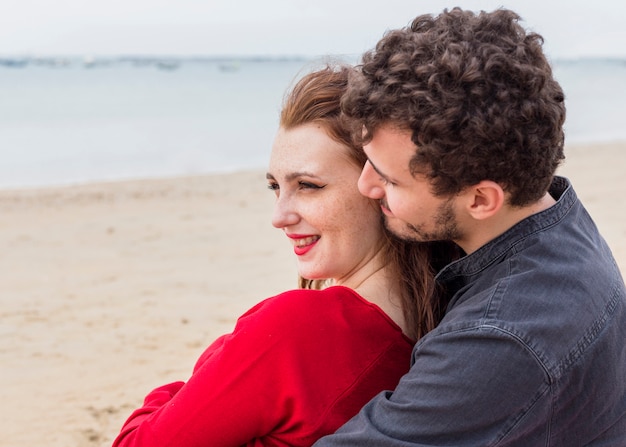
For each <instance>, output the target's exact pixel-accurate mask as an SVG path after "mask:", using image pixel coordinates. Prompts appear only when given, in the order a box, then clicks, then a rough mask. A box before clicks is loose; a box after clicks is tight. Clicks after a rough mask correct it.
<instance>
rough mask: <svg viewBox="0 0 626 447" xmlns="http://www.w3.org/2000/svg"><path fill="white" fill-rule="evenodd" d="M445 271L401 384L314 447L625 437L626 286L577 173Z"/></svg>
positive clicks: (583, 441)
mask: <svg viewBox="0 0 626 447" xmlns="http://www.w3.org/2000/svg"><path fill="white" fill-rule="evenodd" d="M550 193H551V194H552V196H553V197H554V198H556V199H557V200H558V202H557V204H556V205H554V206H552V207H551V208H549V209H548V210H545V211H543V212H541V213H538V214H535V215H533V216H531V217H529V218H527V219H525V220H523V221H522V222H520V223H518V224H517V225H515V226H514V227H513V228H511V229H510V230H509V231H507V232H506V233H504V234H502V235H501V236H499V237H498V238H496V239H495V240H493V241H491V242H489V243H488V244H486V245H485V246H483V247H481V248H480V249H479V250H477V251H476V252H474V253H472V254H471V255H469V256H466V257H464V258H462V259H460V260H459V261H457V262H454V263H452V264H450V265H448V266H447V267H446V268H445V269H443V270H442V271H441V272H440V273H439V275H438V280H439V281H441V282H442V283H444V284H446V285H447V286H448V287H449V290H450V291H451V293H453V297H452V301H451V302H450V305H449V307H448V311H447V314H446V316H445V318H444V319H443V321H442V322H441V324H440V325H439V326H438V327H437V328H436V329H435V330H433V331H432V332H431V333H429V334H428V335H427V336H425V337H424V338H423V339H422V340H420V341H419V342H418V343H417V345H416V346H415V349H414V351H413V365H412V367H411V370H410V371H409V373H407V374H406V375H405V376H404V377H403V378H402V380H401V381H400V383H399V385H398V387H397V388H396V390H395V391H394V392H393V393H392V392H383V393H381V394H379V395H378V396H376V397H375V398H374V399H373V400H372V401H371V402H370V403H369V404H367V405H366V406H365V407H364V408H363V410H362V411H361V412H360V413H359V414H358V415H357V416H355V417H354V418H353V419H352V420H351V421H349V422H348V423H347V424H346V425H344V426H343V427H342V428H340V429H339V431H338V432H337V433H336V434H334V435H330V436H327V437H325V438H322V439H321V440H320V441H318V442H317V443H316V444H315V446H317V447H327V446H361V447H362V446H524V447H528V446H567V447H574V446H583V445H585V446H586V445H591V446H600V445H601V446H626V291H625V287H624V281H623V279H622V276H621V274H620V272H619V269H618V267H617V266H616V263H615V260H614V258H613V256H612V254H611V251H610V250H609V248H608V246H607V245H606V243H605V241H604V239H603V238H602V237H601V236H600V234H599V233H598V230H597V228H596V226H595V224H594V223H593V221H592V219H591V218H590V217H589V215H588V213H587V212H586V211H585V209H584V207H583V206H582V204H581V203H580V201H579V200H578V198H577V197H576V194H575V192H574V190H573V189H572V188H571V186H570V185H569V182H568V181H567V180H566V179H564V178H558V177H557V178H556V179H555V180H554V182H553V184H552V188H551V190H550Z"/></svg>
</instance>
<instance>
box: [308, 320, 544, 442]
mask: <svg viewBox="0 0 626 447" xmlns="http://www.w3.org/2000/svg"><path fill="white" fill-rule="evenodd" d="M414 360H415V363H414V365H413V366H412V367H411V370H410V371H409V372H408V373H407V374H406V375H405V376H404V377H403V378H402V380H401V381H400V383H399V384H398V386H397V388H396V390H395V391H394V392H393V393H391V392H385V393H381V394H379V395H378V396H376V397H375V398H374V399H373V400H372V401H370V402H369V403H368V404H367V405H366V406H365V407H364V408H363V409H362V410H361V412H360V413H359V414H358V415H357V416H355V417H354V418H353V419H351V420H350V421H349V422H348V423H347V424H345V425H344V426H343V427H342V428H340V429H339V430H338V431H337V432H336V433H335V434H333V435H330V436H327V437H324V438H322V439H321V440H320V441H318V442H317V443H316V444H315V447H339V446H361V447H362V446H372V447H373V446H376V447H380V446H409V445H410V446H444V445H445V446H450V445H454V446H477V445H480V446H488V445H489V446H495V445H499V446H500V445H514V444H515V441H516V440H517V438H518V436H521V435H523V436H524V440H525V441H524V442H525V443H526V444H525V445H534V444H533V442H532V440H533V439H545V437H546V436H547V431H548V428H549V425H548V424H549V414H550V393H549V391H550V379H549V376H548V374H547V372H546V370H545V369H544V367H543V365H542V363H541V362H540V360H539V359H538V358H537V356H536V355H535V354H534V352H533V351H532V348H531V347H529V346H527V345H526V344H525V343H524V342H523V341H521V340H520V339H519V338H517V337H516V336H515V335H513V334H511V333H508V332H506V331H504V330H502V329H500V328H495V327H490V326H481V327H473V328H466V329H459V330H455V331H449V332H446V333H431V334H430V335H428V336H426V337H425V338H423V339H422V341H420V343H418V345H417V346H416V349H415V352H414Z"/></svg>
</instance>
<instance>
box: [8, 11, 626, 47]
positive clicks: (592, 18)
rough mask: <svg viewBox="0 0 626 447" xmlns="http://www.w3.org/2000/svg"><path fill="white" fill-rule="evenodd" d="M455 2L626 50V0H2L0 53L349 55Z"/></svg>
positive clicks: (569, 42) (567, 37) (565, 41)
mask: <svg viewBox="0 0 626 447" xmlns="http://www.w3.org/2000/svg"><path fill="white" fill-rule="evenodd" d="M457 5H459V6H462V7H463V8H465V9H472V10H481V9H484V10H493V9H495V8H498V7H501V6H503V7H506V8H510V9H513V10H514V11H516V12H517V13H518V14H520V15H521V16H522V18H523V19H524V24H525V26H526V27H528V28H531V29H533V30H534V31H537V32H539V33H540V34H542V35H543V36H544V38H545V40H546V44H545V48H546V51H547V52H548V54H549V55H550V56H551V57H554V58H559V57H582V56H608V57H626V26H624V22H625V21H626V2H625V1H624V0H595V1H594V0H567V1H565V0H563V1H560V0H552V1H551V0H499V1H498V0H457V2H456V3H454V2H452V1H446V0H413V1H409V0H378V1H371V0H346V1H342V0H0V55H4V56H6V55H35V56H39V55H94V56H98V55H126V54H133V55H140V54H142V55H187V56H192V55H302V56H319V55H325V54H350V55H351V54H360V53H362V52H363V51H365V50H367V49H369V48H371V47H372V46H373V45H374V44H375V43H376V41H377V40H378V39H379V38H380V37H381V36H382V34H383V33H384V32H385V30H387V29H391V28H399V27H402V26H405V25H407V24H408V23H409V22H410V20H411V19H412V18H413V17H414V16H416V15H418V14H422V13H438V12H440V11H441V10H443V8H446V7H448V8H451V7H453V6H457Z"/></svg>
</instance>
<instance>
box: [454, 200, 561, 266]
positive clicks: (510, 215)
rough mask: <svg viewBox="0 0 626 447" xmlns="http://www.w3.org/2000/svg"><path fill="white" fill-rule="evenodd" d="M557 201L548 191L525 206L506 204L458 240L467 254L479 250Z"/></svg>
mask: <svg viewBox="0 0 626 447" xmlns="http://www.w3.org/2000/svg"><path fill="white" fill-rule="evenodd" d="M555 203H556V200H554V198H553V197H552V196H551V195H550V194H549V193H546V194H545V195H544V196H543V197H542V198H541V199H540V200H538V201H537V202H535V203H532V204H530V205H527V206H523V207H510V206H505V207H503V208H502V210H501V211H500V212H499V213H498V214H497V215H495V216H494V217H492V218H490V219H489V221H480V222H473V225H472V227H471V228H468V231H466V233H465V235H466V237H465V238H464V239H463V240H459V241H454V242H456V243H457V244H458V245H459V246H460V247H461V248H462V249H463V250H464V251H465V253H467V254H470V253H472V252H474V251H476V250H478V249H479V248H480V247H482V246H483V245H485V244H487V243H488V242H490V241H492V240H493V239H495V238H496V237H498V236H500V235H501V234H502V233H504V232H506V231H507V230H509V229H510V228H512V227H513V226H514V225H516V224H517V223H519V222H521V221H522V220H524V219H526V218H527V217H530V216H532V215H533V214H537V213H540V212H542V211H545V210H547V209H548V208H550V207H551V206H552V205H554V204H555Z"/></svg>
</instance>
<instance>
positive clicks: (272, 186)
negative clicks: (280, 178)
mask: <svg viewBox="0 0 626 447" xmlns="http://www.w3.org/2000/svg"><path fill="white" fill-rule="evenodd" d="M267 189H269V190H270V191H278V190H279V189H280V187H279V186H278V183H268V184H267Z"/></svg>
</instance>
